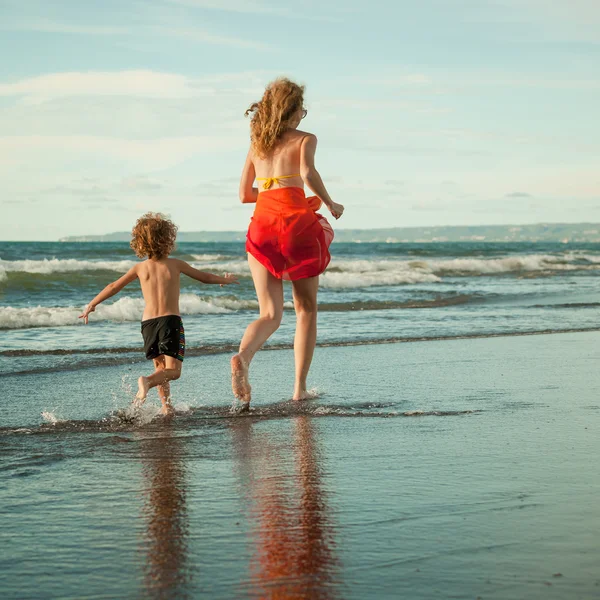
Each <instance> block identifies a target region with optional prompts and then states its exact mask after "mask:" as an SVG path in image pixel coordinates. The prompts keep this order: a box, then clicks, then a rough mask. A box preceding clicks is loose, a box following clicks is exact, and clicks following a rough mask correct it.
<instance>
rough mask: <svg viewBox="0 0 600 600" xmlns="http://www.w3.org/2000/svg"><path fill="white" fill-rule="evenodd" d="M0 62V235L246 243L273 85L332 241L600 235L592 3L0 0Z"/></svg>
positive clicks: (599, 36) (597, 70)
mask: <svg viewBox="0 0 600 600" xmlns="http://www.w3.org/2000/svg"><path fill="white" fill-rule="evenodd" d="M0 53H1V55H2V56H3V60H2V61H0V214H1V217H0V240H56V239H58V238H60V237H62V236H67V235H90V234H103V233H109V232H113V231H126V230H129V229H131V226H132V224H133V223H134V221H135V219H136V218H137V217H138V216H139V215H140V214H142V213H143V212H146V211H148V210H153V211H161V212H165V213H167V214H169V215H171V217H172V218H173V220H174V221H175V222H176V223H177V224H178V225H179V227H180V230H182V231H200V230H237V231H241V230H243V229H245V228H246V227H247V225H248V222H249V219H250V216H251V213H252V207H251V206H249V205H241V204H240V202H239V200H238V194H237V188H238V181H239V176H240V173H241V169H242V166H243V163H244V159H245V156H246V152H247V149H248V144H249V129H248V120H247V119H246V118H245V117H244V111H245V109H246V108H247V107H248V106H249V105H250V104H251V103H252V102H253V101H255V100H258V99H260V97H261V95H262V91H263V89H264V86H265V85H266V84H267V83H268V82H269V81H271V80H272V79H274V78H275V77H277V76H287V77H290V78H291V79H293V80H295V81H297V82H298V83H302V84H304V85H306V94H305V99H306V107H307V109H308V116H307V117H306V119H305V120H304V121H303V123H302V128H303V129H305V130H307V131H310V132H312V133H315V134H316V135H317V137H318V139H319V144H318V150H317V168H318V169H319V171H320V173H321V175H322V177H323V179H324V181H325V183H326V185H327V187H328V189H329V191H330V193H331V195H332V197H333V198H334V200H336V201H337V202H340V203H342V204H344V205H345V206H346V213H345V214H344V216H343V218H342V219H341V220H340V221H339V222H338V223H337V225H338V227H344V228H375V227H393V226H398V227H405V226H433V225H477V224H521V223H537V222H582V221H590V222H600V109H599V107H600V3H598V2H597V0H552V2H550V1H548V0H420V1H419V2H414V1H412V0H411V1H410V2H409V1H406V0H371V1H369V2H366V1H362V0H344V1H342V0H330V1H327V0H320V1H316V0H303V1H302V2H298V1H295V2H289V1H287V0H277V1H276V0H143V1H142V0H139V1H138V0H86V1H85V2H81V0H54V1H53V2H48V1H47V0H0Z"/></svg>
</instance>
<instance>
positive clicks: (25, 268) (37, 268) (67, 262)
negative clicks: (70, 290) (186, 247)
mask: <svg viewBox="0 0 600 600" xmlns="http://www.w3.org/2000/svg"><path fill="white" fill-rule="evenodd" d="M136 262H137V261H134V260H100V261H93V260H77V259H75V258H64V259H61V258H44V259H42V260H2V259H0V269H2V270H4V271H6V272H7V273H36V274H40V275H48V274H50V273H72V272H77V271H116V272H118V273H125V272H126V271H128V270H129V269H131V267H132V266H133V265H135V264H136Z"/></svg>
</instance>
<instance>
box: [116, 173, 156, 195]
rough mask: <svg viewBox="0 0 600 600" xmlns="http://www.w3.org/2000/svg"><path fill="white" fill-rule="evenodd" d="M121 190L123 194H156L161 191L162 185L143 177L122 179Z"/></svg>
mask: <svg viewBox="0 0 600 600" xmlns="http://www.w3.org/2000/svg"><path fill="white" fill-rule="evenodd" d="M120 187H121V189H122V190H123V191H125V192H157V191H159V190H161V189H163V187H164V186H163V184H162V183H160V182H158V181H156V180H153V179H150V178H148V177H145V176H137V177H124V178H123V179H122V180H121V186H120Z"/></svg>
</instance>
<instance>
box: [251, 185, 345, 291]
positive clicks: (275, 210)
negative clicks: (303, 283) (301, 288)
mask: <svg viewBox="0 0 600 600" xmlns="http://www.w3.org/2000/svg"><path fill="white" fill-rule="evenodd" d="M320 205H321V201H320V200H319V198H317V197H316V196H310V197H308V198H307V197H306V196H305V195H304V190H303V189H302V188H299V187H283V188H277V189H274V190H267V191H266V192H261V193H260V194H258V200H257V201H256V208H255V209H254V215H253V216H252V221H251V223H250V227H249V228H248V234H247V236H246V252H249V253H250V254H252V256H254V258H256V260H258V262H260V263H261V264H262V265H263V266H264V267H265V268H267V269H268V270H269V272H270V273H272V274H273V275H274V276H275V277H277V278H278V279H287V280H291V281H295V280H296V279H305V278H306V277H316V276H317V275H320V274H321V273H322V272H323V271H324V270H325V269H326V268H327V265H328V264H329V261H330V260H331V255H330V254H329V246H330V245H331V242H332V241H333V229H332V228H331V225H330V224H329V223H328V222H327V219H326V218H325V217H323V216H322V215H320V214H319V213H318V212H316V211H317V210H318V209H319V207H320Z"/></svg>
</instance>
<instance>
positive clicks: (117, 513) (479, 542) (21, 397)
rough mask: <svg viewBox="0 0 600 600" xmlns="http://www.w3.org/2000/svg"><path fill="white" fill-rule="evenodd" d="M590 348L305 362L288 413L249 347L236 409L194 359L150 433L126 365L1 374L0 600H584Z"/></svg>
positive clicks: (485, 343)
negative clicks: (246, 398) (305, 386)
mask: <svg viewBox="0 0 600 600" xmlns="http://www.w3.org/2000/svg"><path fill="white" fill-rule="evenodd" d="M598 341H599V335H598V334H596V333H579V334H557V335H547V336H531V337H506V338H495V339H472V340H451V341H432V342H427V343H411V344H387V345H369V346H361V347H333V348H321V349H318V350H317V354H316V357H315V364H314V369H313V372H312V381H313V382H314V383H315V384H316V386H317V392H318V393H319V394H320V395H319V396H318V397H317V398H315V399H313V400H310V401H307V402H305V403H302V404H294V403H291V402H289V401H288V400H287V397H289V396H288V394H289V393H290V392H291V389H290V384H291V381H290V376H289V374H290V373H292V372H293V371H292V365H293V356H292V353H291V352H290V351H286V350H284V351H277V352H265V353H262V354H260V355H259V356H258V357H257V359H256V361H255V363H254V364H253V373H252V375H253V385H254V396H255V410H254V411H253V412H252V413H251V414H250V415H247V416H231V415H230V414H229V413H228V409H229V403H230V401H229V398H230V391H229V383H228V373H227V367H228V365H227V360H226V357H224V356H221V355H213V356H199V357H195V358H190V359H189V360H186V362H185V364H184V375H183V377H182V378H181V379H180V380H179V381H177V382H176V383H175V384H173V389H174V394H175V402H176V406H177V408H178V411H179V413H178V415H177V416H176V418H175V419H174V420H173V421H170V422H169V421H165V420H163V419H161V418H160V417H157V412H158V404H157V400H156V399H155V398H151V399H150V400H149V402H148V406H147V407H145V408H144V409H143V410H142V411H141V413H139V414H137V415H135V418H133V419H131V418H130V417H131V414H130V413H129V412H128V405H129V401H130V398H131V396H130V392H129V390H128V387H127V385H128V382H129V383H130V382H131V381H135V377H136V376H137V374H138V371H139V369H140V365H139V364H135V365H132V366H131V367H126V366H123V365H121V366H113V367H103V368H90V369H86V370H84V371H80V372H72V371H65V372H63V371H60V372H57V373H44V374H30V375H13V376H5V377H3V379H2V382H3V392H4V397H5V399H6V403H7V404H8V406H9V408H8V409H5V410H4V411H3V415H2V420H1V421H0V456H1V462H0V481H1V483H0V511H1V512H2V514H3V519H2V522H3V527H2V538H3V551H2V553H1V555H0V589H2V590H3V598H15V599H16V598H19V599H27V598H58V597H60V598H82V597H85V598H140V597H142V598H197V597H204V596H206V597H210V598H323V599H330V598H331V599H333V598H357V599H361V598H366V597H377V598H398V597H405V598H411V599H413V598H415V599H420V598H423V599H426V598H432V597H445V598H476V597H481V598H506V599H509V598H510V599H514V598H540V599H542V598H544V599H546V598H557V599H558V598H560V599H570V598H586V599H587V598H594V597H598V596H599V592H600V587H599V586H600V577H599V576H598V571H597V564H598V559H599V554H598V546H597V539H598V533H599V532H600V510H599V509H598V503H597V497H598V493H599V492H600V465H599V463H598V461H597V460H595V459H594V457H596V456H597V455H598V452H599V450H600V436H598V427H599V426H600V405H599V404H598V397H599V392H600V380H599V379H598V377H597V375H596V373H597V368H596V365H597V364H598V360H599V359H600V351H599V350H598V348H599V346H598ZM129 368H131V369H132V370H131V371H130V370H129ZM123 378H124V383H123ZM42 412H43V413H45V416H42Z"/></svg>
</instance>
